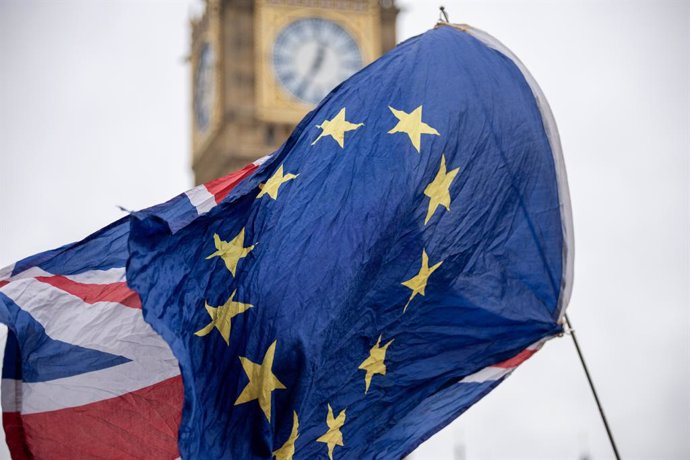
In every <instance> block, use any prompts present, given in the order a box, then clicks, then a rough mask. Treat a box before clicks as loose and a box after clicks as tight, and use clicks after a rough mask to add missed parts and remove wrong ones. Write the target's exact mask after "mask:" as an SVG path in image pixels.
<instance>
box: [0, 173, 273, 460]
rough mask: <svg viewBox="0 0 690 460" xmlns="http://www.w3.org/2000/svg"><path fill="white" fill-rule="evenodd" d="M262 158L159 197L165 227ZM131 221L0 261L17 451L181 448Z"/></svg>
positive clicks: (74, 454)
mask: <svg viewBox="0 0 690 460" xmlns="http://www.w3.org/2000/svg"><path fill="white" fill-rule="evenodd" d="M258 164H260V162H257V163H256V164H252V165H249V166H247V167H246V168H244V169H242V170H240V171H237V172H236V173H233V174H230V175H228V176H226V177H223V178H220V179H217V180H215V181H212V182H210V183H208V184H205V185H201V186H199V187H196V188H194V189H192V190H190V191H188V192H186V193H184V194H181V195H179V196H178V197H176V198H173V199H172V200H170V201H169V202H167V203H165V204H162V205H159V206H156V207H155V208H154V209H155V211H156V212H157V213H160V214H161V215H165V216H166V218H167V219H168V222H169V223H170V225H171V226H172V228H176V226H182V225H185V224H186V223H189V222H190V221H191V220H193V219H194V218H196V217H197V216H198V215H199V214H202V213H204V212H206V211H208V210H209V209H211V208H213V207H214V206H215V205H216V203H217V202H219V201H220V200H222V198H223V197H225V195H227V193H228V192H229V191H230V190H231V189H232V188H233V187H234V186H235V185H236V184H237V183H238V182H239V181H240V180H242V179H243V178H244V177H246V176H248V175H250V174H251V173H253V171H254V170H255V169H256V168H257V166H258ZM128 234H129V221H128V219H127V218H125V219H121V220H119V221H117V222H115V223H113V224H111V225H109V226H108V227H106V228H104V229H102V230H100V231H98V232H96V233H94V234H93V235H91V236H89V237H88V238H86V239H84V240H83V241H80V242H78V243H73V244H69V245H66V246H63V247H61V248H59V249H55V250H53V251H48V252H44V253H41V254H38V255H35V256H32V257H29V258H27V259H24V260H22V261H20V262H17V263H16V264H14V265H12V266H10V267H7V268H5V269H3V270H1V271H0V322H3V323H5V324H7V325H8V328H9V332H8V339H7V346H6V348H5V359H4V362H3V369H2V370H3V375H2V411H3V425H4V428H5V435H6V439H7V443H8V446H9V448H10V453H11V454H12V458H14V459H22V458H46V459H48V458H49V459H77V458H122V459H124V458H141V459H154V458H155V459H173V458H176V457H178V447H177V433H178V427H179V420H180V413H181V409H182V400H183V399H182V382H181V379H180V376H179V373H180V372H179V366H178V364H177V360H176V359H175V358H174V356H173V355H172V353H171V352H170V348H169V347H168V345H167V344H166V343H165V341H164V340H162V339H161V337H160V336H159V335H158V334H157V333H155V332H154V331H153V330H152V329H151V327H150V326H149V325H148V324H146V322H145V321H144V318H143V316H142V311H141V302H140V300H139V297H138V296H137V294H136V293H135V292H134V291H132V290H131V289H130V288H129V287H128V286H127V283H126V279H125V264H126V262H127V257H128V251H127V238H128Z"/></svg>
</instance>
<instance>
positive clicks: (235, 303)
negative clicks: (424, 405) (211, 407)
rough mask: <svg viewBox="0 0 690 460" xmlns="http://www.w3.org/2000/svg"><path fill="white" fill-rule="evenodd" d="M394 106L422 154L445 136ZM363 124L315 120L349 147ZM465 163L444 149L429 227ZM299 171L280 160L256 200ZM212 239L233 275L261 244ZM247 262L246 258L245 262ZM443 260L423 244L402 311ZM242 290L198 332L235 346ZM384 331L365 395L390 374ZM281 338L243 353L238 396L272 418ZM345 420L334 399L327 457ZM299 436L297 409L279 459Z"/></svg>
mask: <svg viewBox="0 0 690 460" xmlns="http://www.w3.org/2000/svg"><path fill="white" fill-rule="evenodd" d="M389 110H390V111H391V113H392V114H393V116H394V117H395V118H396V119H397V123H396V124H395V126H393V127H392V128H391V129H390V130H389V131H388V132H387V134H391V135H397V134H403V135H406V136H407V138H408V139H409V141H410V143H411V144H412V147H414V149H415V150H416V151H417V153H421V149H422V140H423V139H424V138H423V136H424V135H430V136H440V135H441V134H440V133H439V132H438V131H437V130H436V129H435V128H434V127H432V126H430V125H429V124H427V123H425V122H424V121H423V120H422V106H421V105H420V106H418V107H417V108H415V109H414V110H412V111H411V112H409V113H408V112H405V111H404V110H401V109H397V108H394V107H392V106H389ZM362 126H364V123H361V122H352V121H349V120H347V111H346V108H345V107H343V108H341V109H340V111H339V112H338V113H337V114H336V115H335V116H333V117H332V118H331V119H325V120H324V121H323V122H321V123H320V124H318V125H316V127H317V128H319V129H320V130H321V133H320V134H319V136H318V137H317V138H316V139H315V140H314V141H313V142H312V144H311V145H312V146H315V145H316V144H317V143H319V141H322V140H324V139H326V138H331V139H332V141H335V142H336V143H337V144H338V145H339V146H340V148H341V149H345V143H346V138H347V139H349V137H350V136H352V134H353V132H355V131H357V130H358V129H360V128H361V127H362ZM459 171H460V168H454V169H451V170H450V171H449V170H448V166H447V164H446V157H445V154H444V155H441V162H440V164H439V167H438V171H437V173H436V175H435V177H434V179H433V180H432V181H431V182H430V183H429V184H428V185H427V186H426V187H425V188H424V196H425V197H427V198H428V204H427V209H426V211H427V212H426V216H425V218H424V226H426V225H427V224H428V223H429V221H430V220H431V218H432V217H433V216H434V214H436V211H437V210H438V208H439V207H443V208H445V209H446V211H447V212H449V211H450V205H451V196H450V187H451V185H452V183H453V181H454V180H455V178H456V176H457V175H458V173H459ZM298 177H299V174H295V173H291V172H288V173H285V170H284V165H283V164H281V165H280V166H279V167H278V169H277V170H276V172H275V173H274V174H273V175H272V176H271V177H270V178H269V179H268V180H267V181H266V182H263V183H261V184H259V186H258V188H259V193H258V194H257V196H256V199H257V200H259V199H262V198H263V197H268V198H269V199H270V200H273V201H276V200H278V196H279V192H280V190H281V189H282V188H283V187H284V186H285V185H286V184H287V183H288V182H290V181H293V180H296V179H297V178H298ZM213 243H214V246H215V252H213V253H211V254H210V255H209V256H208V257H206V259H212V258H215V257H220V258H221V259H222V260H223V262H224V264H225V267H226V268H227V269H228V271H229V272H230V273H231V274H232V276H233V278H234V277H235V276H236V274H237V269H238V265H239V264H240V262H242V260H243V259H244V258H246V257H247V256H248V255H249V254H250V253H251V252H252V250H253V249H254V247H255V246H256V244H257V243H256V242H255V243H254V244H249V245H247V246H245V244H246V243H245V229H244V228H242V229H241V230H240V231H239V233H238V234H237V235H235V236H234V237H232V239H230V240H229V241H225V240H223V239H221V237H220V235H218V234H214V235H213ZM242 263H244V262H242ZM442 264H443V260H440V261H438V262H435V263H433V264H431V265H430V262H429V255H428V254H427V252H426V248H422V255H421V266H420V268H419V271H418V272H417V274H416V275H414V276H413V277H412V278H410V279H408V280H405V281H403V282H401V283H400V284H401V285H402V286H404V287H406V288H407V289H409V290H410V291H411V292H410V296H409V298H408V300H407V302H406V303H405V306H404V307H403V314H404V313H405V312H406V311H407V309H408V307H409V306H410V304H411V303H412V301H413V300H414V299H415V297H416V296H418V295H420V296H424V295H425V291H426V287H427V284H428V281H429V278H430V277H431V275H432V274H433V273H434V272H435V271H436V270H438V269H439V268H440V267H441V265H442ZM236 295H237V290H234V291H233V292H232V294H231V295H230V297H229V298H228V299H227V301H226V302H225V303H224V304H222V305H220V306H217V307H214V306H211V305H209V304H208V302H205V305H204V307H205V309H206V312H207V314H208V316H209V317H210V321H209V322H208V323H207V324H206V325H205V326H203V327H202V328H201V329H199V330H198V331H196V332H195V333H194V334H195V335H196V336H198V337H205V336H207V335H209V334H211V332H213V330H217V331H218V333H219V334H220V336H221V337H222V339H223V341H224V342H225V343H226V344H227V345H230V334H231V331H232V320H233V318H235V317H236V316H238V315H240V314H242V313H245V312H247V311H248V310H250V309H252V308H254V305H251V304H249V303H243V302H240V301H239V300H236V298H235V296H236ZM382 340H383V335H380V336H379V337H378V340H377V341H376V343H375V344H374V345H373V346H372V347H371V349H370V350H369V356H368V357H366V359H364V361H362V363H361V364H360V365H359V367H358V369H359V370H363V371H364V372H365V375H364V394H365V395H366V394H367V393H368V392H369V389H370V387H371V385H372V380H373V378H374V376H376V375H380V376H385V375H386V352H387V351H388V348H389V347H390V346H391V344H392V343H393V342H394V340H395V339H390V340H387V341H386V343H385V344H383V345H382V344H381V341H382ZM277 343H278V342H277V340H274V341H273V343H271V345H269V347H268V349H267V350H266V352H265V353H264V355H263V358H261V359H260V362H259V361H257V362H255V361H254V360H252V359H250V358H249V357H246V356H240V357H239V360H240V364H241V366H242V369H243V370H244V373H245V375H246V378H247V379H248V383H247V384H246V385H245V387H244V388H243V389H242V391H241V392H240V394H239V396H238V397H237V399H236V400H235V403H234V405H235V406H237V405H240V404H247V403H250V402H252V401H257V404H258V406H259V408H260V409H261V411H262V413H263V414H264V416H265V417H266V420H267V422H268V423H269V424H270V423H271V409H272V398H273V392H274V391H277V390H285V389H286V387H285V385H284V384H283V383H282V382H281V381H280V380H279V379H278V377H277V376H276V375H275V374H274V373H273V362H274V360H275V356H276V348H277ZM345 420H346V409H342V410H341V411H339V413H338V415H337V416H336V415H335V413H334V411H333V408H332V407H331V405H330V403H328V404H327V413H326V421H325V422H326V426H327V427H328V429H327V430H326V432H325V433H324V434H323V435H321V436H320V437H319V438H317V439H316V442H319V443H323V444H325V445H326V447H327V449H328V457H329V459H330V460H333V453H334V450H335V448H336V447H337V446H344V445H345V444H344V440H343V434H342V431H341V429H342V428H343V426H344V424H345ZM298 437H299V417H298V415H297V411H293V420H292V429H291V431H290V435H289V436H288V438H287V440H286V441H285V442H284V443H283V445H282V446H281V447H279V448H278V449H276V450H274V451H273V452H272V455H273V457H275V458H276V459H277V460H292V458H293V456H294V454H295V442H296V441H297V438H298Z"/></svg>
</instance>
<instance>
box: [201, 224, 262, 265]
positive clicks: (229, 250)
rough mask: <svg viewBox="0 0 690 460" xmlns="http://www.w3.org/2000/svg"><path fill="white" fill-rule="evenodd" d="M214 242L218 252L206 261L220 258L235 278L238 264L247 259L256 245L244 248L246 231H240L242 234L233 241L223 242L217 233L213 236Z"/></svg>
mask: <svg viewBox="0 0 690 460" xmlns="http://www.w3.org/2000/svg"><path fill="white" fill-rule="evenodd" d="M213 242H214V243H215V245H216V252H214V253H213V254H211V255H210V256H208V257H207V258H206V260H208V259H211V258H212V257H220V258H221V259H223V261H224V262H225V266H226V267H227V268H228V270H230V273H232V276H235V271H237V263H238V262H239V261H240V259H242V258H243V257H246V256H247V254H249V253H250V252H252V249H254V245H251V246H249V247H246V248H245V247H244V229H242V230H240V233H238V234H237V236H236V237H235V238H233V239H232V241H223V240H221V239H220V236H218V234H217V233H215V234H214V235H213Z"/></svg>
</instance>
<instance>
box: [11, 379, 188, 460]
mask: <svg viewBox="0 0 690 460" xmlns="http://www.w3.org/2000/svg"><path fill="white" fill-rule="evenodd" d="M182 393H183V389H182V378H181V377H180V376H177V377H173V378H171V379H168V380H164V381H163V382H160V383H157V384H155V385H152V386H150V387H147V388H143V389H141V390H137V391H134V392H132V393H128V394H126V395H122V396H118V397H117V398H112V399H106V400H104V401H99V402H96V403H92V404H86V405H84V406H79V407H72V408H69V409H61V410H56V411H50V412H42V413H37V414H28V415H23V416H22V420H23V422H24V429H25V431H26V444H27V445H28V446H29V449H30V452H31V455H33V457H34V458H50V459H58V460H60V459H70V460H71V459H76V458H117V459H166V460H170V459H173V458H177V457H179V452H178V448H177V430H178V428H179V425H180V418H181V416H182V400H183V394H182Z"/></svg>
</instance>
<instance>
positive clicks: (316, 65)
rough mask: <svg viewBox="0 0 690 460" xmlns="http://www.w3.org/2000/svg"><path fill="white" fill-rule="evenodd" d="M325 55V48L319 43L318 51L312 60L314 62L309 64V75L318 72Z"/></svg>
mask: <svg viewBox="0 0 690 460" xmlns="http://www.w3.org/2000/svg"><path fill="white" fill-rule="evenodd" d="M325 55H326V47H325V46H324V44H323V43H319V49H318V50H316V58H315V59H314V62H312V64H311V69H310V70H309V73H310V74H313V73H316V72H318V71H319V69H320V68H321V65H322V64H323V58H324V57H325Z"/></svg>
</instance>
